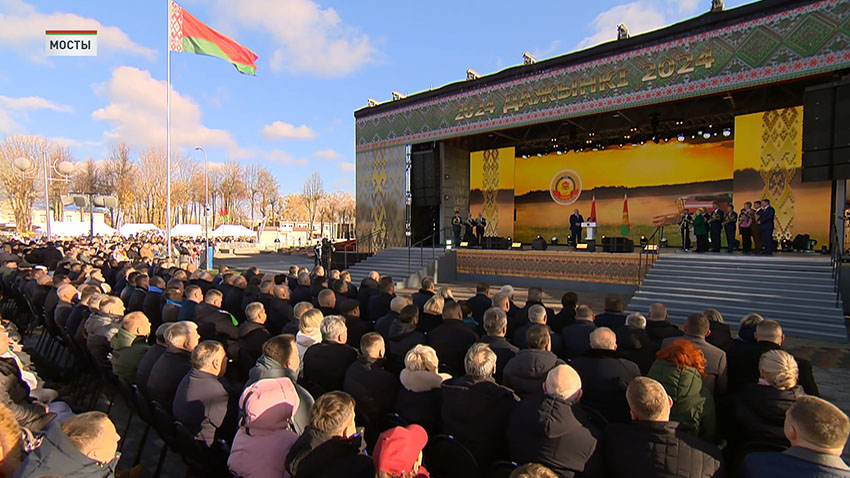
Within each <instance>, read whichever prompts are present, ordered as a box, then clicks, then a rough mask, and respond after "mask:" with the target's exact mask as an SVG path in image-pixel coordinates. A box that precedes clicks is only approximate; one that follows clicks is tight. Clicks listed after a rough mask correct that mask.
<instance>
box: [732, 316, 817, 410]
mask: <svg viewBox="0 0 850 478" xmlns="http://www.w3.org/2000/svg"><path fill="white" fill-rule="evenodd" d="M755 338H756V345H757V347H740V348H738V347H734V348H733V349H732V351H731V352H730V356H729V370H730V372H729V373H730V376H733V377H735V382H736V383H731V384H730V388H731V389H732V390H733V391H735V390H740V389H741V388H742V387H743V385H744V384H747V383H756V382H758V380H759V368H758V367H759V358H761V354H763V353H765V352H767V351H768V350H782V343H783V342H784V341H785V334H784V333H782V326H781V325H779V322H777V321H775V320H765V321H764V322H761V323H760V324H758V325H757V326H756V332H755ZM794 358H795V359H796V360H797V368H798V369H799V377H798V383H799V385H800V386H801V387H803V390H805V392H806V393H807V394H808V395H814V396H818V395H819V394H820V391H819V390H818V385H817V383H816V382H815V376H814V373H813V372H812V362H810V361H809V360H807V359H804V358H800V357H794ZM733 369H734V373H733V372H732V371H733Z"/></svg>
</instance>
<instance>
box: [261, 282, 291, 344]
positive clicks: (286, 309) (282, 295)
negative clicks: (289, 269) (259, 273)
mask: <svg viewBox="0 0 850 478" xmlns="http://www.w3.org/2000/svg"><path fill="white" fill-rule="evenodd" d="M267 301H268V303H265V302H264V305H265V306H266V315H267V316H268V319H267V320H266V328H268V329H269V333H271V334H272V335H278V334H280V333H281V332H282V331H283V328H284V327H285V326H286V324H288V323H289V322H291V321H292V320H293V318H294V317H295V312H294V310H293V308H292V304H290V303H289V287H287V286H285V285H276V286H274V287H273V288H272V289H271V297H268V298H267Z"/></svg>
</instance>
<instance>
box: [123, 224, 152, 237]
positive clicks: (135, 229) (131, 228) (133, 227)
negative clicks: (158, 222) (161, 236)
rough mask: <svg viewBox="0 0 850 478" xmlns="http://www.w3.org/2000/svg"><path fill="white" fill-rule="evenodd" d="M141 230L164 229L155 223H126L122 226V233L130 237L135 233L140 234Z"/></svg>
mask: <svg viewBox="0 0 850 478" xmlns="http://www.w3.org/2000/svg"><path fill="white" fill-rule="evenodd" d="M140 232H159V233H162V229H160V228H158V227H156V226H154V225H153V224H149V223H148V224H124V225H123V226H121V235H122V236H124V237H129V236H132V235H135V234H139V233H140Z"/></svg>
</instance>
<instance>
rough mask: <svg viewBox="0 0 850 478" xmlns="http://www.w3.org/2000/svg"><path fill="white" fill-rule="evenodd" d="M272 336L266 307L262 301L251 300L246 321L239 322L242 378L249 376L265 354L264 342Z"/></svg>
mask: <svg viewBox="0 0 850 478" xmlns="http://www.w3.org/2000/svg"><path fill="white" fill-rule="evenodd" d="M270 338H272V334H270V333H269V331H268V330H267V329H266V309H265V307H263V304H262V303H260V302H251V303H250V304H248V306H247V307H245V322H242V323H241V324H239V338H238V339H237V340H236V354H235V355H236V357H237V358H238V359H237V364H238V365H239V371H240V372H241V373H242V378H246V377H248V371H249V370H251V367H253V366H254V363H255V362H256V361H257V359H258V358H260V355H263V344H264V343H266V340H268V339H270Z"/></svg>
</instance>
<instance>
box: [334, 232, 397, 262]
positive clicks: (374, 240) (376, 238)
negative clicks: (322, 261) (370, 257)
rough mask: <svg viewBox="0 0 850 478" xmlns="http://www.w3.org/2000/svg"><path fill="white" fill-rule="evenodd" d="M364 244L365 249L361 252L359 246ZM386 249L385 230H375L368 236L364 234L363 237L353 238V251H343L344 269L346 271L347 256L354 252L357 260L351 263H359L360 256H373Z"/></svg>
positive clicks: (347, 249)
mask: <svg viewBox="0 0 850 478" xmlns="http://www.w3.org/2000/svg"><path fill="white" fill-rule="evenodd" d="M361 244H365V245H366V246H367V247H364V248H363V250H361V249H360V245H361ZM386 247H387V230H386V229H377V230H374V231H372V232H370V233H369V234H366V235H365V236H363V237H355V238H354V251H351V250H349V248H348V247H346V248H345V250H343V257H344V259H343V261H344V263H345V265H344V268H345V269H348V266H349V263H348V254H349V253H351V252H354V253H355V254H357V257H358V259H357V260H356V261H355V262H353V263H352V264H351V265H354V263H356V262H359V260H360V259H359V257H360V254H375V253H378V252H380V251H381V250H383V249H385V248H386Z"/></svg>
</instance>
